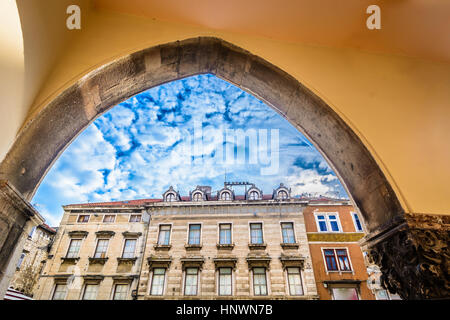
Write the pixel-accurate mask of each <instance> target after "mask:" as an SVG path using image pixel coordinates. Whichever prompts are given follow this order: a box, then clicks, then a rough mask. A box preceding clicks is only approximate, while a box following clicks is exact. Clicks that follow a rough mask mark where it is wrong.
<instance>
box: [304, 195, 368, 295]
mask: <svg viewBox="0 0 450 320" xmlns="http://www.w3.org/2000/svg"><path fill="white" fill-rule="evenodd" d="M304 218H305V227H306V232H307V237H308V242H309V248H310V252H311V259H312V263H313V270H314V277H315V279H316V285H317V292H318V294H319V296H320V299H321V300H332V299H346V300H347V299H351V300H356V299H358V300H359V299H363V300H374V299H375V296H374V294H373V293H372V291H371V290H370V289H369V288H368V286H367V278H368V273H367V267H366V265H365V262H364V255H363V252H362V251H361V247H360V245H359V243H358V240H360V239H361V238H362V237H363V236H364V226H363V223H362V220H361V219H360V217H359V216H358V214H357V211H356V210H355V209H354V207H353V206H351V205H350V204H349V203H347V202H342V203H341V204H338V205H336V202H334V203H331V202H327V201H320V202H317V204H314V203H311V205H310V206H307V207H306V208H305V210H304Z"/></svg>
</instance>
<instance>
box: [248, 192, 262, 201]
mask: <svg viewBox="0 0 450 320" xmlns="http://www.w3.org/2000/svg"><path fill="white" fill-rule="evenodd" d="M248 198H249V199H250V200H258V199H259V194H258V192H257V191H250V194H249V197H248Z"/></svg>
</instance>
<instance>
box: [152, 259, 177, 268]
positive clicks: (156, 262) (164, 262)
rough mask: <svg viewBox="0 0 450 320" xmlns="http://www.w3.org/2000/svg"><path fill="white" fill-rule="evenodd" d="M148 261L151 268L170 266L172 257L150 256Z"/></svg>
mask: <svg viewBox="0 0 450 320" xmlns="http://www.w3.org/2000/svg"><path fill="white" fill-rule="evenodd" d="M147 263H148V265H149V267H150V268H157V267H165V268H169V266H170V264H171V263H172V257H158V256H150V257H148V258H147Z"/></svg>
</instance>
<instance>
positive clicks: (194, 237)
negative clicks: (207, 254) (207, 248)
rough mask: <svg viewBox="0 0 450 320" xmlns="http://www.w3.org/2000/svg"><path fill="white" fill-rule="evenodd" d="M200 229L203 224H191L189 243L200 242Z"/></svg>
mask: <svg viewBox="0 0 450 320" xmlns="http://www.w3.org/2000/svg"><path fill="white" fill-rule="evenodd" d="M200 230H201V226H200V225H199V224H190V225H189V240H188V243H189V244H200Z"/></svg>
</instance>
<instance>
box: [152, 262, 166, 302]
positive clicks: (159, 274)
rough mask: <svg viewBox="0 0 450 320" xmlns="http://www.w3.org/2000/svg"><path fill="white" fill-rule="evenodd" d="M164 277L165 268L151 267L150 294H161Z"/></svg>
mask: <svg viewBox="0 0 450 320" xmlns="http://www.w3.org/2000/svg"><path fill="white" fill-rule="evenodd" d="M165 277H166V269H165V268H155V269H153V277H152V286H151V289H150V294H151V295H152V296H161V295H162V294H163V293H164V279H165Z"/></svg>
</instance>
